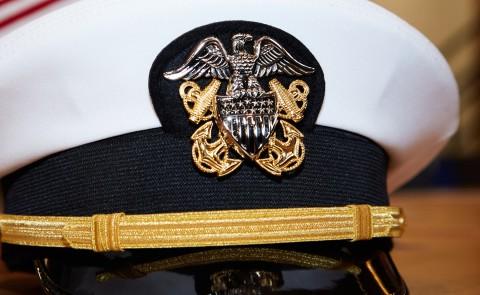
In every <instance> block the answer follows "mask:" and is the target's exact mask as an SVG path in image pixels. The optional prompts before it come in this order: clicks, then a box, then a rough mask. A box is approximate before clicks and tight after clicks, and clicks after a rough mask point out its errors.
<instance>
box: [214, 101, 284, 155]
mask: <svg viewBox="0 0 480 295" xmlns="http://www.w3.org/2000/svg"><path fill="white" fill-rule="evenodd" d="M277 118H278V116H277V103H276V98H275V95H273V93H271V92H269V93H265V94H263V95H262V96H259V97H256V98H253V97H248V96H247V97H243V98H233V97H230V96H220V95H219V96H217V125H218V126H219V128H220V129H221V130H223V131H224V133H226V135H227V136H228V137H230V138H231V139H233V140H234V141H235V142H236V143H237V145H238V146H239V147H240V148H241V150H242V151H243V152H244V153H245V154H246V155H248V156H249V157H250V158H255V156H256V155H257V153H258V152H259V151H260V150H261V149H262V147H263V146H264V145H265V144H266V143H267V142H268V138H269V137H270V135H271V134H272V133H273V130H274V129H275V126H276V124H277V121H278V120H277Z"/></svg>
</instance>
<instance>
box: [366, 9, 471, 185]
mask: <svg viewBox="0 0 480 295" xmlns="http://www.w3.org/2000/svg"><path fill="white" fill-rule="evenodd" d="M373 2H375V3H377V4H379V5H381V6H383V7H385V8H387V9H388V10H390V11H392V12H394V13H395V14H397V15H398V16H400V17H401V18H403V19H404V20H406V21H407V22H409V23H410V24H412V25H413V26H414V27H416V28H417V29H419V30H420V31H421V32H422V33H423V34H425V35H426V36H427V37H428V38H429V39H430V40H431V41H432V42H433V43H434V44H435V45H436V46H437V47H438V48H439V49H440V51H441V52H442V53H443V55H444V56H445V57H446V58H447V60H448V62H449V63H450V66H451V67H452V69H453V72H454V74H455V77H456V79H457V82H458V85H459V90H460V95H461V108H460V110H461V111H460V112H461V114H460V119H461V120H460V129H459V131H458V133H457V134H456V136H455V137H454V139H453V140H452V141H451V142H450V144H449V145H448V147H447V148H446V149H445V150H444V152H443V153H442V155H441V157H439V158H438V159H437V160H436V161H435V162H433V163H432V164H431V165H430V166H429V167H428V168H427V169H426V170H425V171H424V172H422V173H421V174H420V175H419V176H418V177H416V178H415V179H414V180H412V181H411V182H410V183H409V184H408V185H407V186H406V187H405V189H411V188H429V187H443V188H454V187H472V186H480V1H478V0H457V1H452V0H422V1H418V0H402V1H398V0H376V1H373Z"/></svg>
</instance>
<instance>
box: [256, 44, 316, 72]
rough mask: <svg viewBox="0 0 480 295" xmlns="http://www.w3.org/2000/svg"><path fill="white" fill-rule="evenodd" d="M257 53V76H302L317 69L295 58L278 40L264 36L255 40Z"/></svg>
mask: <svg viewBox="0 0 480 295" xmlns="http://www.w3.org/2000/svg"><path fill="white" fill-rule="evenodd" d="M254 50H255V54H256V56H257V57H258V58H257V62H256V64H255V68H254V74H255V76H256V77H258V78H261V77H266V76H269V75H273V74H277V73H279V74H287V75H290V76H302V75H307V74H312V73H313V72H314V71H315V69H314V68H312V67H309V66H306V65H304V64H302V63H301V62H299V61H298V60H296V59H295V58H293V56H292V55H291V54H290V53H288V51H286V50H285V49H284V48H283V47H282V46H281V45H280V44H279V43H278V42H277V41H275V40H274V39H272V38H270V37H267V36H264V37H261V38H259V39H257V40H256V41H255V44H254Z"/></svg>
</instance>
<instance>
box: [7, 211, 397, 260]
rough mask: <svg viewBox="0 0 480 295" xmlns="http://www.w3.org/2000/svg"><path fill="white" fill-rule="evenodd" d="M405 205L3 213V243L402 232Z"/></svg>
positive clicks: (146, 243)
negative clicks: (83, 214)
mask: <svg viewBox="0 0 480 295" xmlns="http://www.w3.org/2000/svg"><path fill="white" fill-rule="evenodd" d="M403 228H404V218H403V213H402V211H401V209H400V208H396V207H381V206H368V205H352V206H345V207H320V208H318V207H315V208H285V209H248V210H222V211H200V212H182V213H161V214H144V215H126V214H123V213H115V214H99V215H93V216H90V217H60V216H22V215H7V214H4V215H0V241H1V242H3V243H10V244H17V245H26V246H44V247H69V248H74V249H90V250H93V251H96V252H107V251H121V250H123V249H139V248H172V247H204V246H231V245H253V244H275V243H289V242H307V241H328V240H368V239H371V238H377V237H399V236H400V235H401V234H402V232H403Z"/></svg>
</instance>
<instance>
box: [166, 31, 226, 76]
mask: <svg viewBox="0 0 480 295" xmlns="http://www.w3.org/2000/svg"><path fill="white" fill-rule="evenodd" d="M163 75H164V77H165V78H167V79H170V80H179V79H184V80H195V79H199V78H202V77H205V78H210V77H213V78H217V79H228V78H229V77H230V66H229V64H228V55H227V52H226V51H225V48H224V47H223V45H222V42H220V40H218V39H217V38H215V37H208V38H205V39H203V40H202V41H201V42H200V43H198V45H197V46H196V47H195V48H194V49H193V51H192V52H191V53H190V55H189V56H188V58H187V61H186V62H185V63H184V64H183V65H182V66H180V67H179V68H178V69H175V70H173V71H170V72H166V73H164V74H163Z"/></svg>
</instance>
